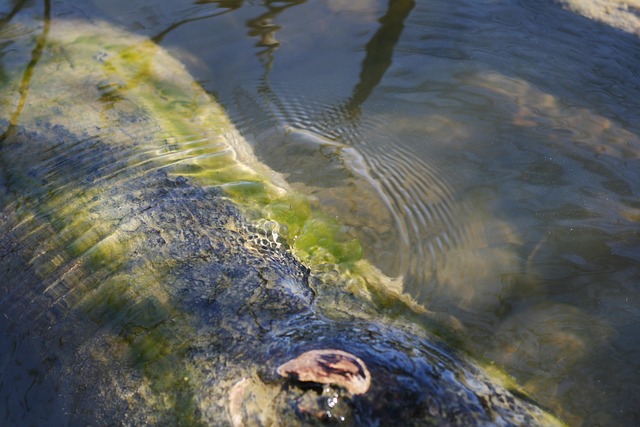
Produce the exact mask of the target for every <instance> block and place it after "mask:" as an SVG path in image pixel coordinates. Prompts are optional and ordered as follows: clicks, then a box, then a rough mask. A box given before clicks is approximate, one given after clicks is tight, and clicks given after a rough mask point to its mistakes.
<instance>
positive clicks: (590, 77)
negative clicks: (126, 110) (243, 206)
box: [0, 0, 640, 426]
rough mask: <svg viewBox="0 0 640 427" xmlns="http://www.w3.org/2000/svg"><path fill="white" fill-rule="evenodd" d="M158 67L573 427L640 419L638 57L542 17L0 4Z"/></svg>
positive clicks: (371, 7) (613, 40) (188, 4)
mask: <svg viewBox="0 0 640 427" xmlns="http://www.w3.org/2000/svg"><path fill="white" fill-rule="evenodd" d="M47 5H48V6H49V8H50V10H49V11H48V13H49V14H50V15H51V17H55V18H65V17H69V18H81V19H89V20H91V19H106V20H108V21H110V22H112V23H115V24H117V25H119V26H122V27H124V28H125V29H127V30H129V31H131V32H134V33H138V34H142V35H146V36H149V37H151V38H152V39H153V40H154V41H156V42H157V43H159V44H161V45H162V46H164V47H165V48H167V49H169V50H170V51H172V52H173V53H174V55H176V56H177V57H178V58H179V59H180V60H181V61H183V62H184V63H185V64H186V65H187V67H188V69H189V71H190V72H191V73H192V74H193V75H194V76H196V78H197V79H198V81H199V82H200V83H201V84H202V85H203V87H204V88H205V89H206V90H207V91H209V92H210V93H212V94H213V95H214V96H216V97H217V99H218V100H219V101H220V102H221V104H222V105H223V106H224V107H225V108H226V109H227V110H228V111H229V113H230V115H231V117H232V119H233V120H234V122H235V123H236V125H237V126H238V128H239V130H240V131H241V133H242V134H243V135H244V136H245V137H246V138H247V139H249V140H250V141H251V142H252V144H253V145H254V148H255V151H256V153H257V154H258V156H259V157H260V158H261V159H262V160H263V161H264V162H265V163H267V164H268V165H269V166H271V167H272V168H273V169H275V170H277V171H279V172H282V173H283V174H285V176H286V177H287V180H288V181H289V182H290V183H291V184H292V186H293V187H295V188H296V189H299V190H301V191H303V192H305V193H306V194H310V195H313V196H315V197H316V198H317V200H318V203H319V204H321V205H322V206H323V207H324V209H325V210H326V212H329V213H330V214H331V215H335V216H336V217H338V218H339V221H340V222H342V223H344V224H346V225H347V226H348V227H350V228H352V229H353V232H354V233H356V234H357V235H358V236H359V237H360V239H361V240H362V242H363V243H364V247H365V255H366V257H367V258H369V259H370V260H372V261H373V262H374V263H375V264H376V265H377V266H379V267H380V268H381V269H382V270H383V271H384V272H386V273H387V274H389V275H391V276H398V277H402V278H403V282H404V286H405V289H406V291H407V292H408V293H410V294H411V295H413V296H414V298H415V299H416V300H417V301H419V302H420V303H422V304H424V305H425V306H427V307H429V308H430V309H431V310H433V311H436V312H441V313H446V314H447V315H448V316H450V317H447V318H448V319H451V320H450V322H452V324H453V325H455V326H456V328H457V329H458V330H459V334H460V337H461V338H462V341H463V342H464V344H465V346H466V350H467V351H469V352H470V353H471V354H472V355H473V356H474V357H477V358H483V359H488V360H492V361H495V363H496V364H497V365H499V366H501V367H503V368H504V369H505V370H506V371H508V372H509V373H510V374H512V375H513V376H514V377H515V378H516V379H517V380H518V382H519V383H521V384H522V385H523V386H524V387H525V389H526V390H527V391H529V392H530V393H531V394H532V395H533V396H534V397H535V398H536V399H537V400H538V401H540V402H541V403H543V404H544V405H546V406H548V407H549V408H551V409H553V410H554V411H556V412H557V413H558V414H559V415H561V416H562V417H563V418H564V419H565V420H567V421H568V422H569V423H570V424H571V425H585V426H595V425H614V424H615V425H629V426H631V425H637V424H638V423H639V422H640V412H639V411H638V405H637V402H638V401H639V400H640V386H638V384H639V383H640V359H638V357H637V354H638V351H640V329H639V328H638V326H637V325H638V324H640V290H639V286H640V264H639V261H640V248H639V246H638V245H639V243H640V239H639V238H640V227H639V226H638V221H639V220H640V198H639V193H640V176H639V174H640V172H639V171H640V162H639V160H638V153H639V149H640V118H639V114H640V113H639V112H640V102H639V101H638V100H639V99H640V67H639V66H638V64H640V39H638V37H637V35H636V34H633V33H632V32H629V31H624V30H621V29H617V28H615V27H612V26H610V25H606V24H605V23H602V22H599V21H597V20H591V19H588V18H586V17H583V16H580V15H579V14H576V13H573V12H571V11H568V10H565V9H563V8H562V5H560V4H558V3H555V2H553V1H547V0H545V1H528V0H521V1H518V0H505V1H500V2H497V1H489V0H485V1H465V0H460V1H455V2H447V1H442V0H435V1H418V2H414V1H407V0H396V1H390V2H383V1H368V0H357V1H346V0H326V1H309V2H305V1H260V2H258V1H255V2H249V1H182V0H181V1H176V0H173V1H153V2H152V1H144V0H127V1H120V0H118V1H110V2H99V1H70V0H65V1H58V2H52V3H48V2H41V1H32V2H21V1H14V2H3V3H2V5H1V6H0V12H1V13H2V14H3V15H4V14H6V15H7V18H6V19H16V18H15V17H17V16H31V17H40V18H42V16H43V15H44V14H45V13H44V11H45V10H46V7H47Z"/></svg>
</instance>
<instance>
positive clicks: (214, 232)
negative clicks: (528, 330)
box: [0, 21, 561, 425]
mask: <svg viewBox="0 0 640 427" xmlns="http://www.w3.org/2000/svg"><path fill="white" fill-rule="evenodd" d="M0 38H2V41H3V45H2V46H3V52H2V53H3V55H2V58H1V61H2V65H3V73H4V74H3V76H2V81H1V84H2V91H1V92H0V121H1V122H2V131H3V134H2V139H1V142H0V167H1V169H2V170H1V172H2V173H1V175H0V180H1V181H0V184H2V188H1V189H0V191H1V193H0V209H1V211H0V215H1V217H0V219H1V221H0V346H2V348H3V352H2V354H1V355H0V366H1V368H0V369H1V378H2V381H1V382H0V420H2V422H3V423H4V424H9V425H18V424H20V425H21V424H41V423H50V424H54V423H55V424H72V425H76V424H83V425H84V424H87V423H88V424H99V425H105V424H162V425H165V424H166V425H197V424H204V425H229V424H232V425H270V424H284V425H302V424H314V423H318V424H321V423H324V422H345V423H349V424H355V425H372V424H387V423H391V422H394V423H403V424H405V425H472V424H487V423H494V424H498V425H536V424H537V425H557V424H561V423H560V422H559V421H558V420H557V419H555V418H554V417H553V416H551V415H550V414H548V413H547V412H545V411H543V410H542V409H540V408H539V407H538V406H536V405H535V404H534V403H532V402H531V401H530V400H529V399H528V398H526V397H525V396H524V395H523V394H522V393H521V392H519V391H518V390H517V387H516V386H515V385H513V384H512V383H510V381H509V380H508V379H507V378H506V377H504V376H503V375H502V374H500V373H497V372H494V373H492V374H491V375H489V374H487V372H488V371H487V370H486V369H482V368H480V367H479V366H478V365H477V364H475V363H472V362H469V361H468V360H467V358H466V357H465V356H463V355H461V354H459V353H457V352H456V351H454V350H453V349H451V348H449V347H448V346H446V345H445V344H443V343H442V342H440V341H439V340H438V339H436V338H435V337H434V336H433V335H431V334H430V333H429V332H428V331H426V330H424V328H423V326H420V324H422V323H420V322H419V323H413V322H412V321H411V320H412V319H414V320H415V319H418V318H419V317H420V316H422V315H424V313H423V312H421V310H420V307H418V306H417V305H416V304H415V303H413V302H412V301H411V299H410V298H408V297H407V296H405V295H403V294H402V293H401V292H400V290H399V289H398V287H397V283H396V282H395V281H394V280H391V279H389V278H388V277H385V276H384V275H382V274H381V273H380V272H379V271H378V270H377V269H375V267H373V266H372V265H370V264H369V263H368V262H367V261H365V260H363V259H362V248H361V247H360V245H359V243H358V242H357V240H356V239H354V238H353V236H350V235H349V233H348V232H346V231H345V230H344V229H343V227H341V225H340V224H339V223H338V222H336V221H335V220H334V219H331V218H329V217H328V216H326V215H323V214H322V212H321V211H319V210H318V209H315V208H314V207H313V206H312V204H311V203H310V202H309V201H308V200H306V199H305V197H304V196H302V195H299V194H295V193H293V192H291V191H290V190H289V189H288V188H287V185H286V183H285V182H284V181H283V180H282V179H281V178H280V177H278V176H277V175H276V174H275V173H274V172H273V171H271V170H269V169H268V168H267V167H266V166H265V165H263V164H262V163H260V162H259V161H258V160H257V159H256V158H255V156H254V155H253V154H252V151H251V149H250V147H249V145H248V144H247V143H246V142H245V141H244V140H243V139H242V137H241V136H240V135H239V134H238V132H237V131H236V130H235V129H234V127H233V125H232V124H231V123H230V121H229V119H228V118H227V116H226V115H225V113H224V111H223V110H222V109H221V108H220V106H219V105H218V104H216V102H215V101H214V100H213V99H212V98H211V97H210V96H209V95H208V94H207V93H205V92H204V90H203V89H202V88H201V87H200V86H199V85H198V84H197V83H196V82H195V81H193V79H192V78H191V77H190V76H189V74H188V73H187V72H186V71H185V70H184V68H183V66H182V65H181V64H179V63H178V62H177V61H176V60H175V59H173V58H171V57H170V56H169V55H168V54H167V53H166V52H165V51H164V50H163V49H161V48H160V47H158V46H157V45H155V44H153V43H152V42H150V41H149V40H147V39H144V38H141V37H138V36H135V35H131V34H128V33H125V32H122V31H119V30H117V29H114V28H112V27H110V26H108V25H107V24H104V23H94V24H90V23H83V22H76V21H73V22H71V21H51V22H47V23H45V24H37V23H33V22H25V23H17V22H11V23H8V24H6V25H5V26H4V27H2V29H1V30H0ZM392 313H395V314H393V315H392Z"/></svg>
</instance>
